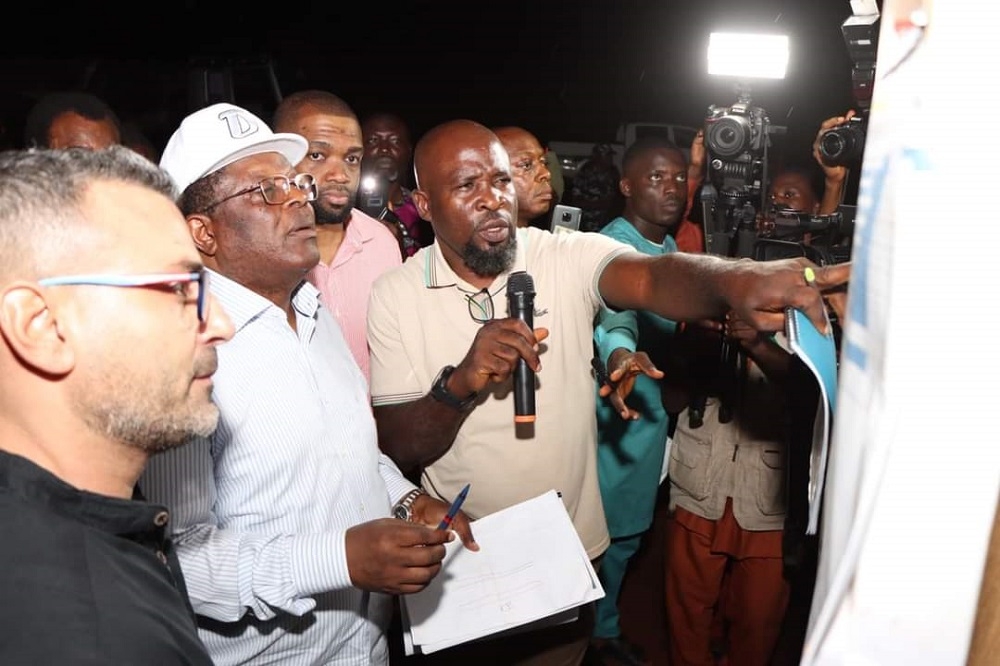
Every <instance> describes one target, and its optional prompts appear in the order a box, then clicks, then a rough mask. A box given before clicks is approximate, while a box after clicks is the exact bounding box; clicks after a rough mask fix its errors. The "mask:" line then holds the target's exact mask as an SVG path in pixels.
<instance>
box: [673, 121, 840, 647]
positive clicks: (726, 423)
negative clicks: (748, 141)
mask: <svg viewBox="0 0 1000 666" xmlns="http://www.w3.org/2000/svg"><path fill="white" fill-rule="evenodd" d="M848 117H849V116H847V117H841V116H838V117H833V118H829V119H827V120H825V121H824V122H823V123H822V125H821V127H820V131H819V133H817V138H816V142H814V146H813V152H814V156H815V157H816V161H817V163H818V164H819V166H820V167H821V168H822V170H823V176H824V178H823V180H824V195H823V198H822V200H821V199H820V197H819V196H818V194H817V190H818V187H817V185H818V182H816V181H818V180H819V172H818V171H816V177H815V178H814V177H813V176H812V174H811V173H810V170H809V169H807V168H801V167H787V168H785V169H782V170H781V171H779V172H778V173H776V174H775V175H774V176H773V177H772V178H771V179H770V183H767V182H766V181H765V182H764V183H763V184H764V185H765V186H766V187H767V190H766V192H767V199H766V200H767V202H768V203H767V206H766V209H767V210H764V211H760V213H762V214H763V215H765V216H766V215H769V214H772V213H773V211H774V209H781V210H782V211H783V212H785V213H786V214H790V213H801V214H809V215H820V214H822V213H823V212H836V210H837V207H838V206H839V204H840V200H841V198H842V195H843V186H844V183H845V181H846V175H847V169H846V167H841V166H837V167H832V166H829V165H826V164H824V163H822V162H821V161H820V159H819V150H818V147H817V144H818V142H819V139H820V136H821V135H822V133H823V132H824V131H826V130H828V129H830V128H831V127H834V126H837V125H839V124H842V123H843V122H844V121H845V120H846V119H847V118H848ZM813 169H815V166H814V167H813ZM831 202H833V203H832V210H830V211H827V207H828V206H829V205H830V203H831ZM800 239H801V241H802V245H803V246H806V247H807V246H808V245H809V243H810V241H811V238H810V236H809V234H808V233H806V234H802V236H801V237H800ZM838 271H839V273H840V275H841V279H842V280H843V281H846V279H847V277H848V275H849V272H850V269H849V265H848V264H843V265H842V266H839V267H838ZM723 341H725V342H727V343H729V344H733V345H736V346H737V347H736V348H737V349H738V350H739V354H738V355H736V358H738V359H739V360H740V363H739V364H737V365H736V366H735V367H727V366H725V364H724V363H723V362H721V361H722V354H721V353H720V352H721V349H722V342H723ZM799 365H800V364H798V363H797V362H795V360H794V359H793V357H792V356H790V355H789V354H788V353H787V352H786V351H785V350H784V349H782V348H781V347H780V346H779V345H778V344H777V343H776V342H775V341H774V340H773V339H772V338H770V337H765V336H760V335H758V334H757V333H756V332H755V331H753V330H751V329H750V328H749V327H748V326H746V325H745V324H744V323H743V322H741V321H739V320H738V319H736V318H734V317H732V316H730V317H728V318H727V319H726V320H725V321H724V322H722V323H719V324H710V323H706V324H705V325H702V326H690V325H689V326H687V327H685V328H684V329H683V330H682V331H681V332H680V333H679V334H678V335H677V336H676V338H675V345H674V349H673V351H672V355H671V357H670V361H669V364H668V365H667V367H664V372H665V374H666V376H667V379H666V381H667V382H668V383H669V384H671V385H672V388H671V389H670V390H669V391H667V392H666V393H667V394H668V395H682V396H684V398H683V400H687V401H689V403H688V404H687V405H685V404H684V403H683V402H682V403H681V404H680V405H679V406H678V405H671V406H670V407H668V409H671V407H672V408H674V409H677V408H682V409H683V411H681V412H680V414H679V415H678V417H677V419H676V423H677V425H676V430H675V432H674V434H673V444H672V448H671V453H670V461H669V483H670V500H669V510H670V513H671V520H670V522H669V523H668V526H667V537H666V540H667V552H666V582H667V586H666V590H667V597H666V606H667V616H668V627H669V628H668V632H669V643H670V651H671V663H674V664H702V663H713V659H714V657H713V653H716V654H718V653H719V652H724V653H728V654H729V655H733V656H735V655H739V656H740V659H739V662H740V663H747V664H766V663H768V662H769V660H770V659H771V657H772V654H773V653H774V651H775V647H776V645H777V643H778V640H779V637H780V636H781V634H782V626H783V622H784V616H785V610H786V608H787V606H788V602H789V598H790V594H791V593H792V587H791V585H790V579H789V575H790V573H792V570H791V569H790V567H791V566H794V565H796V564H799V560H798V559H796V560H794V561H791V562H790V561H789V559H788V548H789V544H788V543H786V517H787V512H788V511H789V509H790V508H791V507H790V505H789V492H790V489H791V486H790V481H789V479H788V469H789V468H788V465H789V462H790V460H789V455H788V453H789V445H790V442H793V441H799V439H800V431H799V430H798V429H797V428H799V425H798V424H799V421H801V420H802V419H800V418H799V417H798V416H797V415H796V414H797V413H798V412H803V411H804V410H803V409H802V408H801V406H800V404H801V405H805V404H807V400H806V399H805V398H803V399H801V400H800V399H799V398H798V397H796V396H795V395H794V392H792V391H791V389H790V387H791V386H793V385H794V386H795V387H799V384H798V383H797V382H799V381H800V380H801V379H802V376H801V373H799V372H798V370H799V369H800V368H799V367H798V366H799ZM792 382H795V383H794V384H792ZM734 386H736V387H737V388H736V389H735V390H734V388H733V387H734ZM796 391H798V388H796ZM813 404H815V403H813ZM805 409H806V410H807V409H808V407H806V408H805ZM809 425H810V426H811V425H812V420H811V419H810V420H809ZM793 580H794V579H793ZM720 638H721V642H720V641H719V639H720Z"/></svg>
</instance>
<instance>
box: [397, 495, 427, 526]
mask: <svg viewBox="0 0 1000 666" xmlns="http://www.w3.org/2000/svg"><path fill="white" fill-rule="evenodd" d="M426 494H427V493H426V492H425V491H424V489H423V488H414V489H413V490H411V491H410V492H408V493H406V494H405V495H403V499H401V500H399V501H398V502H396V504H395V505H393V507H392V517H393V518H399V519H400V520H405V521H406V522H408V523H412V522H413V503H414V502H415V501H416V499H417V498H418V497H420V496H421V495H426Z"/></svg>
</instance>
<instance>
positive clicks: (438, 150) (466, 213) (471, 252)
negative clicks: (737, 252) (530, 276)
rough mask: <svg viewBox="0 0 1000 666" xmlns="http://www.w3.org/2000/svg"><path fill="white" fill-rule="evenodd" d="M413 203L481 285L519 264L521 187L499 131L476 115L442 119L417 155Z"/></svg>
mask: <svg viewBox="0 0 1000 666" xmlns="http://www.w3.org/2000/svg"><path fill="white" fill-rule="evenodd" d="M414 161H415V163H416V171H417V189H416V190H414V191H413V203H414V204H415V205H416V207H417V212H418V213H419V214H420V217H422V218H423V219H425V220H428V221H429V222H430V223H431V226H432V227H433V229H434V236H435V240H436V242H437V243H438V246H439V247H440V248H441V252H442V254H443V255H444V258H445V261H447V262H448V265H449V266H451V268H452V270H454V271H455V272H456V273H457V274H458V275H459V276H460V277H462V278H463V279H464V280H466V281H468V282H469V283H470V284H473V285H476V286H478V287H484V286H486V285H488V284H489V283H490V282H491V281H492V280H493V278H495V277H496V276H497V275H499V274H500V273H502V272H504V271H505V270H508V269H509V268H510V266H511V265H512V264H513V261H514V256H515V253H516V249H517V240H516V236H515V231H516V227H515V220H516V217H517V193H516V192H515V191H514V185H513V184H512V179H511V175H510V158H509V157H508V156H507V151H506V150H504V147H503V144H502V143H500V139H498V138H497V135H496V134H494V133H493V132H492V131H490V130H489V129H488V128H487V127H484V126H483V125H480V124H479V123H477V122H473V121H471V120H453V121H451V122H447V123H444V124H442V125H438V126H437V127H435V128H434V129H432V130H431V131H429V132H428V133H427V134H425V135H424V137H423V138H422V139H421V140H420V142H419V143H418V144H417V149H416V152H415V156H414Z"/></svg>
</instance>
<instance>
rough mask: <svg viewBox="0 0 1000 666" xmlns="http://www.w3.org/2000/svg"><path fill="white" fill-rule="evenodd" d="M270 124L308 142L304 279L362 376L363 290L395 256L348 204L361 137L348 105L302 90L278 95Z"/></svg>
mask: <svg viewBox="0 0 1000 666" xmlns="http://www.w3.org/2000/svg"><path fill="white" fill-rule="evenodd" d="M274 129H275V130H276V131H278V132H294V133H295V134H300V135H302V136H303V137H305V139H306V141H308V142H309V151H308V152H307V153H306V156H305V157H304V158H303V159H302V162H300V163H299V164H298V168H299V169H301V170H303V171H307V172H309V173H310V174H312V176H313V177H314V178H315V180H316V185H317V191H318V194H317V196H316V198H315V199H314V200H313V201H312V202H311V203H312V207H313V211H314V212H315V214H316V242H317V245H318V247H319V254H320V258H319V263H318V264H316V267H315V268H313V269H312V270H311V271H309V274H308V275H307V276H306V279H308V280H309V282H310V283H312V284H313V285H314V286H315V287H316V288H317V289H319V291H320V294H322V297H323V305H325V306H326V307H327V309H329V310H330V312H331V313H332V314H333V316H334V318H336V320H337V323H338V324H339V325H340V330H341V332H342V333H343V334H344V339H345V340H346V341H347V346H348V347H350V349H351V353H352V354H353V355H354V360H355V361H357V362H358V367H360V368H361V374H362V375H363V376H364V378H365V382H366V383H367V382H368V338H367V336H366V328H367V325H368V324H367V321H368V294H369V293H370V292H371V285H372V282H374V281H375V278H377V277H378V276H379V275H381V274H382V273H383V272H385V271H386V270H388V269H390V268H394V267H396V266H399V264H401V263H402V257H401V255H400V251H399V243H398V242H397V241H396V238H395V237H394V236H393V235H392V232H390V231H389V230H388V228H386V226H385V225H384V224H382V223H381V222H379V221H378V220H376V219H374V218H372V217H369V216H368V215H366V214H365V213H363V212H362V211H360V210H358V209H357V208H355V207H354V203H355V200H356V197H357V193H358V183H359V180H360V177H361V158H362V156H363V155H364V144H363V142H362V139H361V125H360V124H359V123H358V119H357V117H356V116H355V115H354V111H352V110H351V107H350V106H348V105H347V103H346V102H345V101H344V100H342V99H340V98H339V97H337V96H336V95H334V94H332V93H329V92H326V91H322V90H301V91H299V92H295V93H292V94H290V95H288V96H287V97H285V99H283V100H282V101H281V104H279V105H278V108H277V110H276V111H275V113H274Z"/></svg>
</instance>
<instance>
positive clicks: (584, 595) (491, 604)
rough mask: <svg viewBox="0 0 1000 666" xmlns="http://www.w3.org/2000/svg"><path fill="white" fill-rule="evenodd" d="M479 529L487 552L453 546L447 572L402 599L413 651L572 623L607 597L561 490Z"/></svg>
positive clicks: (476, 525) (489, 519) (478, 524)
mask: <svg viewBox="0 0 1000 666" xmlns="http://www.w3.org/2000/svg"><path fill="white" fill-rule="evenodd" d="M473 492H474V491H473ZM472 532H473V534H474V535H475V537H476V542H477V543H478V544H479V548H480V550H479V552H473V551H470V550H468V549H466V548H465V546H463V545H462V543H461V541H460V540H459V539H455V540H454V541H453V542H451V543H449V544H446V546H445V547H446V549H447V554H446V555H445V559H444V563H443V565H442V567H441V572H440V573H439V574H438V575H437V576H436V577H435V578H434V580H433V581H431V583H430V584H429V585H428V586H427V587H426V588H424V589H423V590H422V591H421V592H418V593H417V594H408V595H404V596H402V597H400V599H401V604H400V605H401V608H402V616H403V631H404V646H405V649H406V654H414V653H422V654H430V653H432V652H436V651H438V650H442V649H444V648H447V647H451V646H453V645H458V644H460V643H465V642H468V641H471V640H475V639H477V638H482V637H484V636H491V635H493V634H498V633H500V632H503V631H507V630H511V629H514V628H515V627H518V628H522V629H526V628H528V627H526V626H525V625H528V624H529V623H535V622H538V623H539V624H554V623H559V622H567V621H572V620H574V619H576V612H575V609H576V608H577V607H579V606H581V605H583V604H586V603H588V602H591V601H594V600H596V599H600V598H602V597H603V596H604V588H603V587H602V586H601V583H600V581H598V579H597V574H596V572H595V571H594V568H593V566H591V564H590V558H588V557H587V552H586V550H584V547H583V544H582V543H581V542H580V537H579V536H578V535H577V533H576V529H575V528H574V527H573V523H572V521H570V518H569V514H567V512H566V507H565V506H564V505H563V503H562V500H561V499H560V498H559V496H558V494H557V493H556V492H555V491H554V490H552V491H549V492H547V493H545V494H543V495H539V496H538V497H536V498H534V499H530V500H526V501H524V502H521V503H520V504H516V505H514V506H512V507H509V508H507V509H504V510H502V511H498V512H496V513H493V514H490V515H488V516H484V517H482V518H480V519H479V520H476V521H474V522H473V523H472Z"/></svg>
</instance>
